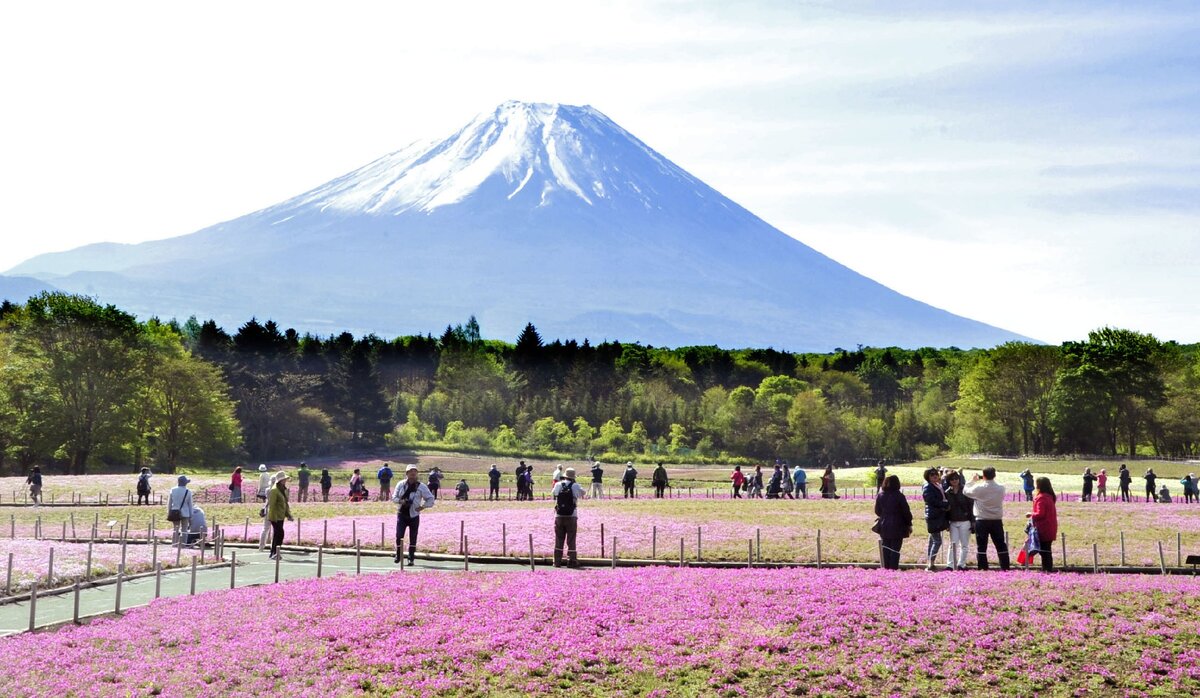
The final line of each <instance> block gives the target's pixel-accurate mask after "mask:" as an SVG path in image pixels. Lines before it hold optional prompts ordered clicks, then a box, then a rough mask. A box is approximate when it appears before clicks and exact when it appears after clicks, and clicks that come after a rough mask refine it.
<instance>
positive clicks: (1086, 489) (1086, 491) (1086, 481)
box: [1079, 468, 1096, 502]
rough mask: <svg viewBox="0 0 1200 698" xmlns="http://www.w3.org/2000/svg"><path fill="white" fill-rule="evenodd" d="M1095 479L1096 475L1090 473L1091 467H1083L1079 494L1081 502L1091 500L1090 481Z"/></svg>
mask: <svg viewBox="0 0 1200 698" xmlns="http://www.w3.org/2000/svg"><path fill="white" fill-rule="evenodd" d="M1095 481H1096V476H1095V475H1093V474H1092V469H1091V468H1084V469H1083V493H1082V494H1081V495H1080V496H1079V500H1080V501H1082V502H1090V501H1092V483H1093V482H1095Z"/></svg>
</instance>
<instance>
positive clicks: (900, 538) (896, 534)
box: [875, 475, 913, 570]
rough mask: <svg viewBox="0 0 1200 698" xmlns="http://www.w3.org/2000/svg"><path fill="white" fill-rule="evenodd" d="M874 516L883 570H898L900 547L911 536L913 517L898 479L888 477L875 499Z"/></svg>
mask: <svg viewBox="0 0 1200 698" xmlns="http://www.w3.org/2000/svg"><path fill="white" fill-rule="evenodd" d="M875 516H877V517H879V539H880V542H881V543H882V544H883V568H884V569H886V570H898V569H900V546H901V545H902V544H903V543H904V539H905V538H908V537H909V536H911V535H912V523H913V515H912V509H910V508H909V506H908V499H907V498H905V496H904V493H903V492H901V491H900V478H898V477H896V476H895V475H888V476H887V477H886V478H884V480H883V488H882V489H881V490H880V491H879V496H877V497H876V498H875Z"/></svg>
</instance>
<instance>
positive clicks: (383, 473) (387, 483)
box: [375, 463, 392, 502]
mask: <svg viewBox="0 0 1200 698" xmlns="http://www.w3.org/2000/svg"><path fill="white" fill-rule="evenodd" d="M375 479H377V480H379V501H381V502H386V501H388V500H389V499H391V498H392V469H391V468H390V467H388V464H387V463H384V464H383V467H382V468H380V469H379V471H378V472H376V473H375Z"/></svg>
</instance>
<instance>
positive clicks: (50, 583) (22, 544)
mask: <svg viewBox="0 0 1200 698" xmlns="http://www.w3.org/2000/svg"><path fill="white" fill-rule="evenodd" d="M51 548H54V577H53V578H52V579H51V578H48V577H47V574H48V572H49V566H50V549H51ZM87 549H88V546H87V544H86V543H60V542H57V541H49V540H30V539H17V540H3V539H0V566H2V567H0V575H7V569H8V555H9V553H12V556H13V591H14V592H22V591H28V590H29V588H30V587H31V586H32V585H33V582H34V581H35V580H36V581H37V583H38V586H39V587H41V588H43V589H44V588H49V587H60V586H65V585H68V584H72V583H74V582H75V581H77V580H83V579H85V573H86V572H87ZM152 555H153V552H152V551H151V549H150V548H149V547H147V546H145V545H130V546H126V550H125V570H126V571H127V572H128V573H130V574H136V573H138V572H147V571H150V570H151V569H153V568H152V566H151V557H152ZM158 560H159V562H161V563H163V567H164V568H167V567H174V564H175V553H174V551H173V550H172V549H171V548H169V547H166V546H159V549H158ZM184 560H186V564H189V565H190V564H191V552H188V551H185V553H184ZM120 564H121V546H120V545H112V544H108V545H101V544H96V545H94V546H92V577H93V578H95V577H107V576H110V575H114V574H116V573H117V567H118V566H119V565H120ZM0 584H3V579H0Z"/></svg>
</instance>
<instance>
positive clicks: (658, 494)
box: [650, 463, 671, 499]
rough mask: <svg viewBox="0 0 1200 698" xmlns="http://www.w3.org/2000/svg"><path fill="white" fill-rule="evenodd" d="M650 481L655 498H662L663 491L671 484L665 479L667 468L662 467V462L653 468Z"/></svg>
mask: <svg viewBox="0 0 1200 698" xmlns="http://www.w3.org/2000/svg"><path fill="white" fill-rule="evenodd" d="M650 482H651V483H652V484H653V485H654V496H655V498H657V499H662V498H663V492H664V491H665V490H666V489H667V488H668V487H670V486H671V483H670V481H669V480H668V479H667V469H666V468H664V467H663V464H662V463H659V464H658V467H657V468H655V469H654V474H653V475H652V476H651V477H650Z"/></svg>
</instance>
